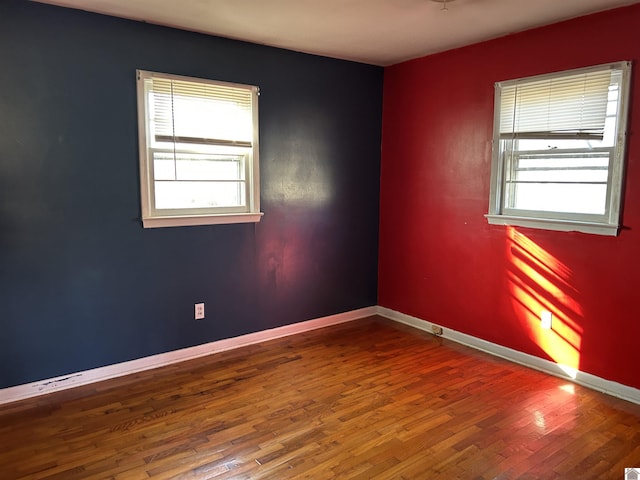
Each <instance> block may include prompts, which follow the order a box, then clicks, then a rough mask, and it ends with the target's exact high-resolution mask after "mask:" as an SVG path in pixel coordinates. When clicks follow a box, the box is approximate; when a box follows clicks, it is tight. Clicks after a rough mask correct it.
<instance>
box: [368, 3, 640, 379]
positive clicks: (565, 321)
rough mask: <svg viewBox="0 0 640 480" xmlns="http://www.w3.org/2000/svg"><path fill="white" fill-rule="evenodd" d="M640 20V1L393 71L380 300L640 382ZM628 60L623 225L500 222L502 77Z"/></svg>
mask: <svg viewBox="0 0 640 480" xmlns="http://www.w3.org/2000/svg"><path fill="white" fill-rule="evenodd" d="M639 27H640V4H636V5H633V6H631V7H626V8H621V9H617V10H612V11H609V12H604V13H600V14H595V15H590V16H587V17H582V18H579V19H575V20H571V21H568V22H563V23H560V24H556V25H552V26H548V27H544V28H540V29H536V30H530V31H527V32H523V33H519V34H515V35H510V36H508V37H503V38H500V39H496V40H492V41H489V42H484V43H481V44H476V45H472V46H470V47H465V48H461V49H457V50H453V51H449V52H444V53H441V54H437V55H432V56H428V57H424V58H421V59H417V60H412V61H409V62H405V63H402V64H399V65H395V66H392V67H389V68H387V69H386V70H385V78H384V82H385V85H384V103H383V141H382V173H381V219H380V259H379V293H378V295H379V299H378V301H379V304H380V305H382V306H384V307H387V308H391V309H393V310H397V311H399V312H403V313H406V314H409V315H413V316H416V317H418V318H422V319H424V320H428V321H431V322H433V323H436V324H439V325H442V326H444V327H445V328H446V327H449V328H452V329H455V330H458V331H461V332H464V333H467V334H470V335H474V336H476V337H480V338H483V339H485V340H488V341H491V342H494V343H497V344H500V345H504V346H507V347H510V348H513V349H516V350H519V351H522V352H526V353H529V354H533V355H536V356H539V357H542V358H546V359H550V360H554V361H558V362H559V363H564V364H568V365H570V366H573V367H576V368H578V369H580V370H582V371H584V372H588V373H591V374H594V375H597V376H599V377H602V378H606V379H609V380H613V381H617V382H620V383H623V384H625V385H629V386H632V387H636V388H640V369H639V368H638V367H637V365H638V364H639V361H638V358H639V357H638V355H640V132H638V129H639V128H640V71H638V68H640V67H639V65H638V59H639V58H640V36H639V35H640V34H639ZM619 60H632V61H633V62H634V72H633V77H632V82H633V86H632V91H631V101H632V102H631V108H630V113H631V116H630V123H629V131H630V136H629V142H628V147H627V163H626V181H625V188H626V193H625V196H624V197H625V198H624V215H623V225H624V229H623V230H622V231H621V233H620V234H619V235H618V236H617V237H604V236H598V235H587V234H581V233H575V232H569V233H567V232H552V231H544V230H535V229H526V228H516V229H509V228H507V227H501V226H490V225H488V224H487V222H486V220H485V218H484V216H483V215H484V214H485V213H487V208H488V203H489V177H490V165H491V137H492V127H493V84H494V82H496V81H499V80H507V79H512V78H517V77H523V76H529V75H535V74H540V73H546V72H550V71H557V70H565V69H570V68H577V67H583V66H587V65H594V64H599V63H607V62H613V61H619ZM543 308H544V309H548V310H551V311H552V312H553V313H554V329H553V330H542V329H541V328H540V327H539V314H540V311H541V310H542V309H543Z"/></svg>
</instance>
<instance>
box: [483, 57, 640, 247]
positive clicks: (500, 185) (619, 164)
mask: <svg viewBox="0 0 640 480" xmlns="http://www.w3.org/2000/svg"><path fill="white" fill-rule="evenodd" d="M602 68H619V69H621V70H622V72H623V73H622V81H621V87H620V98H622V101H621V102H620V109H619V111H618V114H617V132H616V143H615V147H614V152H613V157H612V158H613V160H612V161H611V170H610V172H609V186H608V188H609V193H608V206H609V209H608V211H607V212H606V217H607V220H606V221H604V222H600V221H589V220H588V219H586V218H580V217H581V215H579V214H573V215H572V217H573V218H570V219H567V218H554V217H557V216H558V215H557V214H556V213H555V212H535V211H527V212H523V213H526V215H517V214H512V213H511V212H512V211H513V210H508V209H506V208H504V207H503V205H502V203H503V195H504V189H505V186H504V168H505V165H504V163H505V162H504V158H503V156H502V155H500V145H499V142H500V138H499V135H500V128H499V127H500V108H501V103H500V102H501V98H500V90H499V88H500V85H501V83H505V82H498V83H496V87H495V89H496V95H495V99H494V127H493V135H494V136H493V154H492V159H491V185H490V195H489V212H488V213H487V214H486V215H485V218H486V219H487V222H488V223H489V224H490V225H504V226H519V227H529V228H538V229H544V230H555V231H563V232H571V231H575V232H582V233H590V234H597V235H609V236H617V235H618V231H619V229H620V224H619V222H620V215H621V211H622V209H621V203H622V193H623V192H622V186H623V181H624V165H625V158H624V155H625V150H626V143H627V138H626V136H627V118H628V111H629V100H630V99H629V89H630V84H631V81H630V77H631V62H616V63H611V64H607V65H596V66H593V67H587V68H581V69H575V70H567V71H565V72H559V73H566V74H570V73H573V72H575V73H577V72H588V71H589V70H601V69H602ZM556 75H558V74H557V73H552V74H545V75H539V76H535V77H529V78H530V79H543V78H544V77H551V76H556ZM505 210H508V211H505ZM516 212H519V211H516ZM582 217H588V215H584V216H582Z"/></svg>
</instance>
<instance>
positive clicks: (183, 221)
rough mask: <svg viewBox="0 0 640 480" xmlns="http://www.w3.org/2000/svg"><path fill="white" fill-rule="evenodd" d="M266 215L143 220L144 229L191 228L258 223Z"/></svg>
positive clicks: (222, 215)
mask: <svg viewBox="0 0 640 480" xmlns="http://www.w3.org/2000/svg"><path fill="white" fill-rule="evenodd" d="M263 215H264V213H262V212H258V213H230V214H219V215H191V216H179V217H148V218H143V219H142V226H143V227H144V228H160V227H190V226H196V225H223V224H229V223H258V222H259V221H260V219H261V218H262V216H263Z"/></svg>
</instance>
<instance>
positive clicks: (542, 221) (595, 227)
mask: <svg viewBox="0 0 640 480" xmlns="http://www.w3.org/2000/svg"><path fill="white" fill-rule="evenodd" d="M485 218H486V219H487V221H488V222H489V224H490V225H507V226H509V225H510V226H515V227H529V228H539V229H542V230H556V231H559V232H582V233H591V234H594V235H608V236H613V237H615V236H617V235H618V229H619V225H613V224H609V223H594V222H580V221H575V220H556V219H551V218H535V217H517V216H512V215H491V214H487V215H485Z"/></svg>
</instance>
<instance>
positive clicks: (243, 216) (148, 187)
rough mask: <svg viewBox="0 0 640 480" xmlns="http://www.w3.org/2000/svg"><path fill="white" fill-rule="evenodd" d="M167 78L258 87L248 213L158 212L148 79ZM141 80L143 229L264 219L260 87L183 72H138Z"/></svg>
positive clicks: (139, 85) (139, 90) (140, 158)
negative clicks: (152, 156)
mask: <svg viewBox="0 0 640 480" xmlns="http://www.w3.org/2000/svg"><path fill="white" fill-rule="evenodd" d="M153 77H160V78H167V79H175V80H184V81H190V82H194V81H196V82H202V83H209V84H214V85H224V86H230V87H244V88H246V87H251V88H252V89H254V94H255V96H256V98H255V99H254V102H253V108H252V113H253V124H254V132H253V141H252V155H250V157H251V159H250V161H251V168H250V169H249V178H248V179H247V187H248V188H249V190H250V191H249V195H248V212H232V213H202V214H197V213H194V212H193V211H190V212H187V213H185V214H177V215H176V214H173V215H158V214H155V213H154V209H153V207H152V205H153V199H152V198H151V195H152V194H153V186H152V182H153V180H154V179H153V178H151V177H152V176H151V167H150V162H151V159H150V152H151V148H149V147H148V142H147V135H148V128H147V127H148V122H147V119H148V112H147V106H146V100H145V91H144V79H146V78H153ZM136 79H137V96H138V102H137V104H138V135H139V138H138V140H139V141H138V143H139V166H140V198H141V211H142V226H143V228H160V227H184V226H197V225H220V224H233V223H257V222H260V220H261V218H262V216H263V215H264V213H263V212H261V211H260V162H259V132H258V128H255V127H257V126H258V102H257V95H258V87H253V86H248V85H241V84H236V83H229V82H221V81H215V80H206V79H201V78H195V77H186V76H181V75H173V74H166V73H159V72H150V71H145V70H137V71H136Z"/></svg>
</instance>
